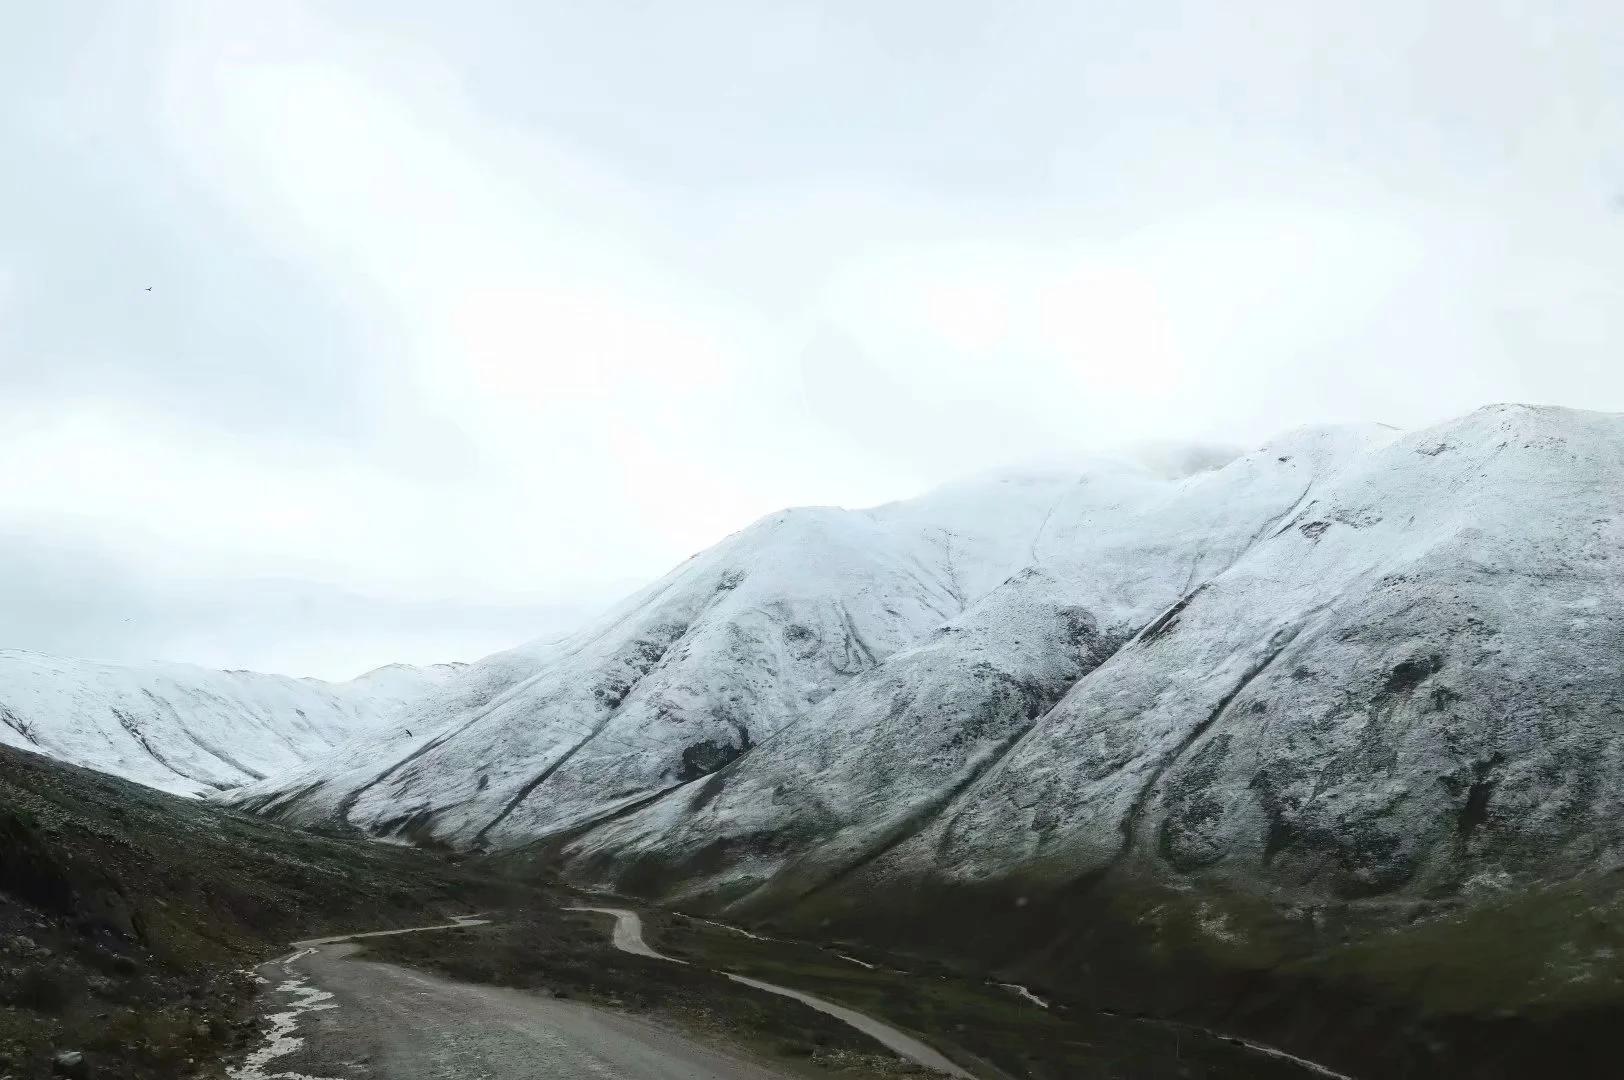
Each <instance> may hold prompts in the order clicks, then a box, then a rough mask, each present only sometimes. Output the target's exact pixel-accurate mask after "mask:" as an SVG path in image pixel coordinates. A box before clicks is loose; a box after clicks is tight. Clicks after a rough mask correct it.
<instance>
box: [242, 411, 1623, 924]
mask: <svg viewBox="0 0 1624 1080" xmlns="http://www.w3.org/2000/svg"><path fill="white" fill-rule="evenodd" d="M1621 541H1624V418H1621V417H1619V416H1615V415H1606V414H1596V413H1584V412H1577V411H1572V410H1562V409H1541V408H1528V407H1522V406H1497V407H1493V408H1488V409H1483V410H1479V411H1478V412H1476V413H1473V414H1471V415H1469V416H1466V417H1463V418H1461V419H1459V420H1456V421H1452V422H1450V423H1448V424H1444V425H1440V426H1439V427H1437V428H1434V429H1431V430H1428V431H1423V432H1417V433H1413V434H1409V435H1401V434H1400V433H1398V432H1396V431H1394V430H1392V429H1389V428H1384V427H1380V426H1374V425H1372V426H1364V427H1344V428H1330V429H1310V430H1303V431H1297V432H1293V433H1290V434H1288V435H1285V436H1282V437H1281V438H1279V439H1277V440H1275V441H1273V442H1271V443H1270V444H1268V445H1266V446H1264V447H1261V448H1259V449H1258V450H1256V451H1254V452H1252V453H1250V454H1246V455H1244V456H1242V457H1240V458H1237V459H1235V460H1233V461H1231V462H1229V463H1228V464H1227V465H1225V466H1223V467H1222V468H1218V469H1214V470H1211V471H1207V472H1202V473H1198V474H1195V475H1192V476H1187V477H1183V478H1167V477H1164V476H1162V475H1159V474H1157V473H1156V472H1154V471H1152V470H1148V469H1144V468H1138V467H1135V466H1132V465H1125V464H1121V463H1105V462H1101V463H1094V464H1091V465H1089V466H1088V467H1087V468H1085V469H1083V470H1081V471H1079V472H1074V473H1046V474H1026V475H1005V476H999V477H990V478H983V479H981V480H977V481H972V482H969V483H966V484H961V485H954V486H952V487H950V488H946V489H943V490H941V491H938V492H935V493H932V494H930V495H926V496H924V497H921V498H919V499H914V500H908V501H905V502H901V503H894V504H890V505H887V506H884V507H879V508H876V509H873V510H868V511H842V510H834V509H807V510H797V511H786V512H784V513H781V514H776V515H772V516H771V517H769V518H766V519H764V520H763V521H761V522H758V523H756V524H755V525H753V526H751V527H750V528H748V529H746V530H744V531H742V532H740V533H738V534H736V535H734V536H732V537H729V538H728V539H726V540H724V541H723V542H722V543H721V544H719V545H717V546H716V547H714V548H712V549H710V550H709V551H706V552H704V553H702V554H700V555H698V556H695V557H694V558H693V559H690V560H689V561H688V562H687V563H685V564H683V565H682V566H680V567H678V568H677V569H676V570H674V571H673V572H672V573H671V574H669V575H667V577H665V578H664V579H662V580H661V581H659V582H657V583H655V584H654V585H652V586H650V587H649V588H648V589H646V590H644V591H643V592H642V593H640V594H638V595H637V596H634V597H632V598H630V599H629V600H628V601H626V602H625V603H624V604H623V605H621V607H620V608H619V609H617V610H616V611H615V612H613V613H611V614H610V615H609V616H607V617H605V618H604V619H602V620H600V621H599V622H598V623H597V624H595V625H594V626H592V627H589V628H588V629H587V630H585V631H583V632H582V633H580V634H577V635H575V636H574V637H571V638H568V639H566V640H564V641H562V642H558V643H555V644H552V645H545V646H529V647H525V648H523V649H519V650H515V651H514V652H512V653H508V654H501V655H499V656H497V657H492V658H489V659H487V660H486V661H482V662H481V663H480V664H476V665H471V666H470V667H468V668H467V669H464V670H463V671H461V672H459V673H457V675H455V676H454V677H453V678H451V679H449V680H447V681H446V682H445V684H444V685H443V686H441V687H439V688H438V689H437V690H436V691H435V692H434V693H432V694H430V695H428V696H427V697H425V698H423V699H421V700H419V701H418V702H417V703H416V704H414V705H411V706H408V707H407V708H405V709H404V710H402V711H401V712H399V713H397V714H395V715H396V718H397V719H399V720H400V721H401V722H400V723H398V724H396V723H394V722H391V724H390V725H388V726H386V727H385V728H384V729H382V730H381V731H380V732H378V733H373V734H372V735H369V736H367V737H363V738H360V739H357V740H356V741H354V742H353V743H351V744H349V745H348V746H346V747H344V748H342V749H341V750H339V751H338V752H336V753H334V754H331V755H327V756H324V757H322V758H319V759H314V760H312V761H310V762H308V763H306V764H305V765H303V766H300V767H298V768H296V769H294V770H292V771H290V772H288V773H284V774H279V775H277V776H274V777H271V778H270V779H268V780H267V781H264V782H260V783H256V784H251V785H248V786H246V787H244V788H242V789H239V790H238V791H235V792H233V793H231V794H230V796H228V797H229V798H230V799H232V800H233V801H235V802H238V803H239V804H241V805H244V806H248V807H250V808H254V809H258V810H261V811H264V812H267V813H273V814H279V815H282V816H284V817H287V818H289V819H291V820H296V821H310V822H315V821H322V820H328V819H332V818H339V819H343V820H347V821H349V822H352V823H354V824H357V825H360V826H362V827H365V828H368V829H371V830H373V831H375V832H379V833H382V834H388V835H398V836H404V837H410V838H415V839H434V840H438V841H444V842H449V843H452V844H456V845H461V846H470V847H483V848H488V849H508V848H514V847H517V846H521V845H524V844H526V843H527V842H530V841H534V840H537V839H542V838H553V839H554V845H553V846H554V847H556V849H557V850H558V851H559V852H560V853H561V858H562V859H563V864H564V866H565V869H566V871H567V872H568V873H570V874H572V875H574V876H575V877H576V878H577V879H578V880H581V881H584V882H589V883H594V884H611V885H618V886H619V887H622V888H627V889H636V890H639V891H644V892H654V893H662V894H666V895H671V896H682V897H685V898H687V899H690V900H694V901H695V902H706V901H708V902H711V903H713V904H722V903H726V904H729V905H732V906H733V907H734V908H735V909H736V910H738V911H740V912H750V911H755V912H762V911H771V910H780V909H784V908H786V907H793V906H794V905H796V904H798V903H800V902H801V901H803V900H805V899H806V898H809V897H812V896H814V895H816V896H819V897H829V896H834V897H837V898H838V897H840V896H849V897H851V898H853V901H852V902H853V903H858V902H860V899H861V898H862V897H865V896H871V895H875V893H874V890H877V889H881V890H883V889H886V888H887V887H888V886H890V885H894V884H896V883H898V882H919V881H930V882H937V883H940V884H941V885H944V886H955V887H958V886H962V887H964V888H972V887H973V888H974V889H976V890H981V891H985V890H989V889H991V890H996V889H999V888H1007V889H1008V890H1009V891H1010V892H1011V893H1012V894H1013V893H1015V892H1017V891H1018V892H1019V895H1020V896H1021V897H1023V898H1025V897H1028V896H1034V895H1037V894H1038V893H1040V892H1041V891H1042V890H1043V889H1044V888H1052V889H1053V890H1055V891H1056V894H1057V895H1060V894H1061V891H1063V890H1064V889H1065V888H1068V887H1070V886H1071V885H1072V884H1074V883H1075V882H1078V881H1080V880H1096V879H1097V878H1098V877H1099V876H1100V875H1105V874H1115V875H1120V874H1128V875H1146V876H1148V878H1149V879H1154V880H1156V881H1160V882H1169V883H1179V882H1190V881H1194V880H1196V879H1200V878H1217V879H1221V880H1222V881H1224V882H1227V883H1229V884H1230V885H1233V886H1238V887H1240V888H1244V889H1250V890H1256V889H1260V888H1267V887H1279V888H1281V889H1284V890H1287V891H1288V892H1296V891H1304V890H1306V891H1307V892H1310V893H1314V894H1318V895H1323V896H1326V897H1331V898H1348V897H1358V896H1382V895H1388V894H1391V893H1394V892H1400V893H1408V894H1414V895H1422V894H1426V895H1432V894H1434V893H1437V894H1440V895H1446V894H1451V893H1454V892H1458V891H1461V890H1469V889H1473V888H1479V887H1481V886H1482V885H1483V883H1484V882H1494V881H1505V880H1529V879H1531V878H1536V877H1538V876H1539V875H1541V874H1547V873H1567V872H1571V871H1576V870H1578V869H1582V868H1584V867H1587V866H1595V865H1598V860H1604V859H1605V858H1606V853H1607V852H1608V851H1612V850H1615V849H1616V848H1617V847H1618V846H1620V845H1624V826H1620V825H1619V824H1618V823H1619V822H1620V821H1624V815H1621V813H1620V811H1621V810H1624V806H1620V805H1619V803H1620V796H1619V795H1618V794H1617V793H1618V792H1620V791H1624V783H1621V782H1620V781H1621V780H1624V760H1621V755H1624V750H1621V749H1620V745H1621V743H1620V738H1619V733H1620V732H1624V712H1621V709H1624V705H1621V702H1624V673H1621V665H1620V663H1619V660H1618V657H1619V656H1621V655H1624V624H1621V616H1620V615H1619V612H1620V611H1621V610H1624V603H1621V602H1624V560H1621V559H1620V558H1619V557H1618V552H1619V551H1621V550H1624V545H1621ZM1001 883H1002V884H1001ZM1270 883H1273V885H1270ZM1440 891H1441V892H1440Z"/></svg>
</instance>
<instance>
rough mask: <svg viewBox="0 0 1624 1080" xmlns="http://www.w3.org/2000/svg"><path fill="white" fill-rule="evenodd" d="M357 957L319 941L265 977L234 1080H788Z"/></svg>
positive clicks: (650, 1027) (642, 1032)
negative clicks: (262, 1010) (251, 1041)
mask: <svg viewBox="0 0 1624 1080" xmlns="http://www.w3.org/2000/svg"><path fill="white" fill-rule="evenodd" d="M465 925H472V923H470V922H466V921H464V922H458V923H451V924H448V927H456V926H465ZM448 927H419V928H414V929H415V930H419V931H420V930H429V929H445V928H448ZM411 932H413V931H412V930H408V931H380V932H376V933H374V934H369V935H350V936H353V937H359V936H381V934H384V933H411ZM358 948H359V946H358V945H355V944H351V943H349V941H348V939H347V938H345V939H341V940H340V941H338V942H333V941H330V940H328V939H321V938H318V939H313V941H312V942H304V943H301V947H300V948H299V949H298V950H296V951H295V952H293V953H292V954H290V955H289V956H287V957H284V958H283V959H281V960H277V961H274V962H272V963H270V964H265V965H263V966H262V967H261V968H260V969H259V975H260V977H261V978H263V979H265V980H266V981H267V982H269V983H271V984H272V985H271V986H270V987H268V988H267V992H266V995H265V996H266V999H267V1000H268V1001H269V1002H271V1005H270V1008H271V1009H272V1010H273V1011H272V1012H271V1013H270V1016H269V1020H270V1025H271V1026H270V1030H269V1031H268V1033H267V1035H266V1038H265V1040H264V1042H263V1044H262V1045H261V1046H259V1047H257V1048H256V1049H255V1050H254V1051H253V1052H252V1053H250V1054H249V1055H248V1057H247V1059H246V1060H245V1061H244V1062H243V1064H242V1065H240V1066H237V1067H235V1068H232V1069H229V1070H228V1071H227V1072H228V1075H229V1076H230V1077H231V1078H232V1080H475V1078H478V1080H672V1078H675V1077H681V1078H683V1080H787V1077H786V1076H785V1074H783V1073H779V1072H775V1071H773V1070H771V1069H768V1068H766V1067H764V1066H762V1065H758V1064H756V1063H753V1062H750V1061H747V1060H744V1059H743V1058H740V1057H736V1056H734V1055H731V1054H727V1053H724V1052H722V1051H719V1050H714V1049H711V1048H709V1047H706V1046H701V1045H699V1044H698V1043H695V1042H692V1041H690V1040H689V1039H687V1038H684V1037H683V1036H681V1035H679V1034H676V1033H674V1032H672V1031H670V1030H668V1029H666V1028H664V1027H660V1026H659V1025H656V1024H654V1023H651V1022H649V1021H647V1020H643V1019H639V1018H637V1017H632V1016H627V1015H624V1014H622V1013H617V1012H611V1011H608V1010H604V1009H596V1008H592V1007H591V1006H587V1005H581V1004H577V1003H575V1002H568V1001H559V1000H557V999H554V998H550V997H545V996H542V995H540V994H533V993H527V992H525V991H522V990H511V989H507V988H505V987H497V986H482V985H477V984H472V983H461V982H454V981H451V980H449V979H442V978H439V977H437V976H434V975H430V974H428V973H426V972H422V971H418V970H414V969H408V968H404V967H397V966H396V965H393V964H383V963H377V962H374V961H370V960H356V959H351V958H350V957H351V955H352V954H353V953H354V952H355V951H356V950H357V949H358Z"/></svg>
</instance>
